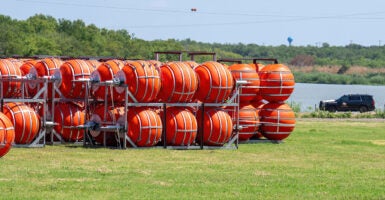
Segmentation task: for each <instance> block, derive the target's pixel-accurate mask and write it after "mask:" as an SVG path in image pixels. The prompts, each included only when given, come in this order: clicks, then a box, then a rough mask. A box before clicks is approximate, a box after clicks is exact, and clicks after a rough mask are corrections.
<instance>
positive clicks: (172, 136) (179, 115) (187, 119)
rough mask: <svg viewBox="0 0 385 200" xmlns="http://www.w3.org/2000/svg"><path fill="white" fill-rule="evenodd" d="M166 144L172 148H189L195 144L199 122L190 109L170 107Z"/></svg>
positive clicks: (167, 116)
mask: <svg viewBox="0 0 385 200" xmlns="http://www.w3.org/2000/svg"><path fill="white" fill-rule="evenodd" d="M165 125H166V127H165V128H166V143H167V145H172V146H189V145H191V144H193V143H194V142H195V138H196V135H197V131H198V127H197V120H196V118H195V116H194V114H192V113H191V112H190V110H189V109H187V108H183V107H168V108H167V109H166V122H165Z"/></svg>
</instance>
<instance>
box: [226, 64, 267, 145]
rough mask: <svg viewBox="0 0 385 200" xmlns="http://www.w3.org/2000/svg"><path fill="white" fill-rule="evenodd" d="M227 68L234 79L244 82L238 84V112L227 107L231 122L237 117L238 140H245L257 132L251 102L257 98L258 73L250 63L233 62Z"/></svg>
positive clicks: (257, 120) (255, 112)
mask: <svg viewBox="0 0 385 200" xmlns="http://www.w3.org/2000/svg"><path fill="white" fill-rule="evenodd" d="M229 70H230V71H231V74H232V75H233V78H234V80H236V81H244V82H246V83H245V84H242V85H240V86H239V91H238V92H239V103H240V105H239V107H240V108H239V112H238V113H237V111H236V109H231V108H227V109H228V110H230V111H231V113H232V116H233V123H235V122H236V117H239V119H238V120H239V125H240V127H241V128H240V130H239V140H240V141H247V140H249V139H250V138H251V137H253V136H254V135H255V134H257V133H258V129H259V126H260V123H259V115H258V111H257V109H256V108H255V107H253V106H252V104H251V102H252V101H256V100H257V99H258V98H259V93H258V92H259V84H260V80H259V75H258V72H257V69H256V65H252V64H239V63H237V64H233V65H231V66H229Z"/></svg>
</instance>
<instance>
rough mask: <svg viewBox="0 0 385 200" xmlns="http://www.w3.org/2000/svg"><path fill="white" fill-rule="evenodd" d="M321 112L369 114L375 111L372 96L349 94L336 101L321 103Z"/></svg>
mask: <svg viewBox="0 0 385 200" xmlns="http://www.w3.org/2000/svg"><path fill="white" fill-rule="evenodd" d="M319 108H320V110H327V111H329V112H336V111H360V112H368V111H373V110H374V109H375V106H374V99H373V96H372V95H367V94H348V95H343V96H342V97H340V98H339V99H336V100H323V101H320V103H319Z"/></svg>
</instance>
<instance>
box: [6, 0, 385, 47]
mask: <svg viewBox="0 0 385 200" xmlns="http://www.w3.org/2000/svg"><path fill="white" fill-rule="evenodd" d="M0 5H1V6H0V14H2V15H7V16H10V17H11V18H13V19H18V20H25V19H27V18H28V17H31V16H33V15H35V14H44V15H49V16H52V17H54V18H57V19H68V20H71V21H72V20H77V19H81V20H83V21H84V22H85V23H86V24H87V25H89V24H94V25H96V26H97V27H99V28H107V29H113V30H119V29H125V30H127V31H128V32H129V33H130V34H132V35H134V37H136V38H140V39H144V40H156V39H162V40H167V39H177V40H183V39H188V38H189V39H191V40H195V41H199V42H209V43H214V42H215V43H222V44H225V43H226V44H237V43H243V44H258V45H272V46H278V45H288V37H291V38H292V39H293V42H292V45H294V46H307V45H311V46H320V45H322V44H323V43H328V44H330V45H332V46H345V45H349V44H351V43H354V44H360V45H364V46H377V45H381V46H382V45H384V44H385V1H384V0H366V1H352V0H322V1H311V0H264V1H258V0H237V1H234V0H232V1H230V0H135V1H132V0H82V1H81V0H77V1H75V0H0ZM193 10H195V11H193Z"/></svg>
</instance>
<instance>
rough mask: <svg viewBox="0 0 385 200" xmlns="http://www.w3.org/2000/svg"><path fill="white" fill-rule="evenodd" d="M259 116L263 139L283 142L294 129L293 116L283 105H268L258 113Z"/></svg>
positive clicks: (287, 107) (286, 106)
mask: <svg viewBox="0 0 385 200" xmlns="http://www.w3.org/2000/svg"><path fill="white" fill-rule="evenodd" d="M259 115H260V116H261V124H262V126H261V131H262V134H263V136H264V137H265V138H267V139H270V140H283V139H285V138H287V137H288V136H289V135H290V133H291V132H292V131H293V130H294V127H295V114H294V112H293V111H292V109H291V108H290V106H288V105H287V104H285V103H268V104H266V105H264V106H263V107H262V109H261V111H260V113H259Z"/></svg>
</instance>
